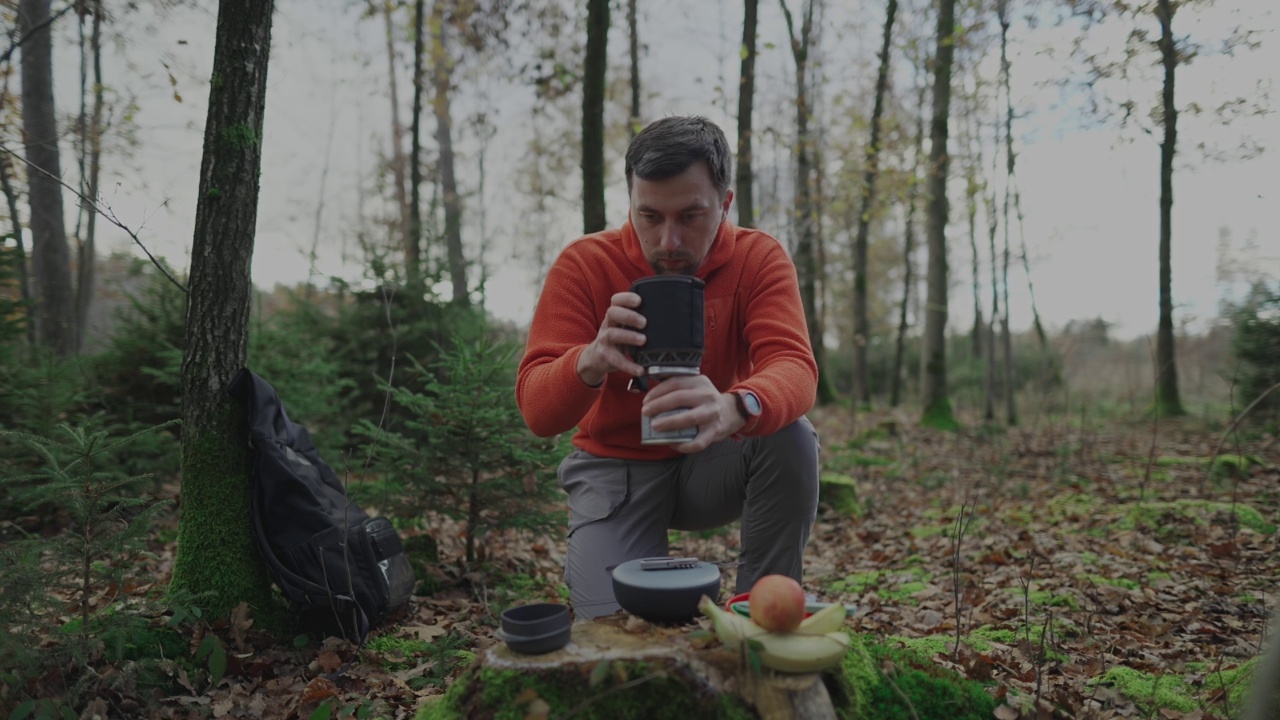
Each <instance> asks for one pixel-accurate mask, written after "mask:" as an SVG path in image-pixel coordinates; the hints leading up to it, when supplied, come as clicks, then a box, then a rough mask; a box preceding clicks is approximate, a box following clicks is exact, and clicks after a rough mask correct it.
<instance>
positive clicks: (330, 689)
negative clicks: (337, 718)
mask: <svg viewBox="0 0 1280 720" xmlns="http://www.w3.org/2000/svg"><path fill="white" fill-rule="evenodd" d="M337 694H338V686H337V685H334V684H333V681H332V680H330V679H329V678H326V677H322V676H316V677H314V678H312V679H311V682H309V683H307V687H306V688H304V689H303V691H302V704H303V705H310V704H312V703H318V702H320V701H321V700H324V699H326V698H331V697H335V696H336V695H337Z"/></svg>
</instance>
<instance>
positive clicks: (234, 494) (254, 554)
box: [170, 0, 275, 617]
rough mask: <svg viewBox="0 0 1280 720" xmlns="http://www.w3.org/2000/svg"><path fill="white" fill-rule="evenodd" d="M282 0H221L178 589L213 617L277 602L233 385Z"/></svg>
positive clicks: (242, 356) (191, 329) (199, 218)
mask: <svg viewBox="0 0 1280 720" xmlns="http://www.w3.org/2000/svg"><path fill="white" fill-rule="evenodd" d="M274 5H275V3H274V0H234V1H233V0H223V2H221V3H219V5H218V25H217V35H216V44H215V49H214V57H213V73H212V76H211V77H210V82H209V114H208V119H207V121H206V123H205V129H204V159H203V162H202V163H201V167H200V191H199V197H198V198H197V201H196V222H195V235H194V238H193V241H192V249H191V279H190V285H189V286H190V290H189V293H190V295H189V297H188V302H187V315H186V348H185V352H184V355H183V359H182V515H181V518H180V521H179V525H178V557H177V560H176V561H175V563H174V568H173V580H172V582H171V585H170V587H171V589H174V590H185V591H189V592H192V593H195V594H197V595H200V594H202V593H208V597H207V599H202V600H201V603H202V605H203V606H204V607H207V608H208V609H209V610H210V611H211V612H212V617H218V616H223V615H225V614H226V613H227V612H229V611H230V610H231V609H232V608H234V607H235V606H236V605H238V604H239V603H240V602H242V601H244V602H248V603H249V605H250V607H252V608H253V609H254V610H255V611H256V612H259V613H260V612H263V611H264V610H266V609H268V608H269V607H270V605H271V599H272V593H271V582H270V580H269V578H268V576H267V574H266V570H265V567H264V565H263V563H262V560H261V558H260V557H259V555H258V550H257V547H256V545H255V544H254V541H253V534H252V531H251V530H250V527H249V470H250V459H249V452H248V428H247V426H246V424H245V420H244V412H243V411H242V410H241V408H239V407H237V406H236V405H235V404H234V402H233V401H232V399H231V397H230V396H229V395H228V394H227V392H226V387H227V384H228V382H230V380H231V378H232V377H233V376H234V375H235V373H236V372H237V371H238V370H239V369H240V368H241V367H243V366H244V365H245V360H246V356H247V349H248V338H249V327H248V321H249V305H250V293H251V290H252V285H251V282H250V268H251V266H252V258H253V242H254V227H255V225H256V222H257V213H258V174H259V171H260V169H261V167H262V142H261V138H262V119H263V117H262V116H263V108H264V105H265V100H266V91H267V61H268V57H269V54H270V48H271V19H272V17H271V16H272V12H273V10H274Z"/></svg>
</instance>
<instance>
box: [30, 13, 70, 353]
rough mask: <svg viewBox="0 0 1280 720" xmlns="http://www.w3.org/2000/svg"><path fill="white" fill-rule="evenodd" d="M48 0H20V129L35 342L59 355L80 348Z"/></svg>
mask: <svg viewBox="0 0 1280 720" xmlns="http://www.w3.org/2000/svg"><path fill="white" fill-rule="evenodd" d="M49 6H50V0H22V2H21V3H20V4H19V6H18V14H19V24H20V25H21V27H23V28H26V29H27V30H26V32H28V33H29V34H30V36H29V38H28V39H27V41H26V42H25V43H24V44H23V46H22V132H23V137H24V140H25V144H26V153H27V164H28V165H29V169H28V172H27V188H28V190H27V192H28V199H29V201H30V209H31V274H32V288H31V290H32V298H33V299H34V300H35V302H36V305H35V335H36V342H38V343H40V344H42V345H44V346H46V347H48V348H49V349H50V350H52V351H53V352H54V353H55V354H56V355H58V356H59V357H67V356H69V355H71V354H72V353H74V352H75V351H76V320H75V295H74V292H75V291H74V289H73V288H72V283H71V253H70V249H69V248H68V246H67V231H66V221H65V219H64V218H63V215H62V184H61V181H60V178H61V177H62V163H61V158H60V157H59V153H58V121H57V115H56V113H55V110H54V102H53V34H52V29H51V27H50V25H49V24H48V20H49Z"/></svg>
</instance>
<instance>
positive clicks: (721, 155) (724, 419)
mask: <svg viewBox="0 0 1280 720" xmlns="http://www.w3.org/2000/svg"><path fill="white" fill-rule="evenodd" d="M731 165H732V159H731V156H730V151H729V143H728V141H727V139H726V138H725V136H724V133H723V132H722V131H721V130H720V128H719V127H717V126H716V125H715V124H714V123H712V122H711V121H709V120H707V119H705V118H700V117H669V118H665V119H663V120H659V121H657V122H654V123H653V124H651V125H649V126H648V127H646V128H645V129H644V130H643V131H641V132H640V133H639V134H638V135H636V137H635V139H634V140H632V141H631V145H630V147H629V148H628V149H627V155H626V176H627V188H628V190H629V191H630V196H631V203H630V205H631V207H630V217H629V220H628V222H627V223H626V224H624V225H623V226H622V227H621V228H618V229H613V230H606V231H604V232H600V233H595V234H592V235H587V236H586V237H583V238H579V239H578V240H576V241H574V242H573V243H571V244H570V245H569V246H568V247H566V248H565V249H564V251H563V252H561V254H560V256H559V257H558V258H557V259H556V261H555V264H554V265H552V267H551V270H550V271H549V272H548V273H547V280H546V283H545V285H544V286H543V290H542V295H541V297H540V298H539V300H538V307H537V309H536V311H535V312H534V316H533V322H532V324H531V325H530V328H529V339H528V344H527V346H526V349H525V354H524V358H523V359H522V360H521V362H520V370H519V376H518V378H517V381H516V400H517V402H518V403H519V405H520V411H521V413H522V414H523V415H524V419H525V422H526V423H527V424H528V425H529V427H530V429H532V430H533V432H534V433H536V434H538V435H540V436H544V437H545V436H550V435H555V434H557V433H562V432H566V431H568V430H570V429H572V428H574V427H575V426H576V427H577V432H576V433H575V434H574V436H573V444H574V447H575V448H576V450H575V451H574V452H572V453H571V454H570V455H569V456H568V457H567V458H565V460H564V462H563V463H562V464H561V465H560V470H559V477H560V483H561V485H562V486H563V487H564V489H565V492H567V493H568V495H569V548H568V554H567V556H566V558H565V580H566V582H567V584H568V585H569V589H570V598H571V602H572V604H573V607H574V611H575V613H576V614H577V616H578V617H579V618H592V617H597V616H600V615H607V614H610V613H613V612H614V611H616V610H617V609H618V604H617V602H616V601H615V600H614V595H613V586H612V578H611V576H610V574H609V569H610V568H612V567H614V566H616V565H618V564H620V563H622V562H625V561H627V560H632V559H636V558H641V557H654V556H663V555H666V554H667V531H668V530H669V529H681V530H701V529H709V528H714V527H721V526H723V525H726V524H728V523H730V522H733V521H734V520H737V519H739V518H741V519H742V529H741V545H742V550H741V554H742V557H741V558H740V559H741V564H740V566H739V569H738V573H737V589H738V591H739V592H745V591H747V590H750V589H751V586H752V584H754V583H755V581H756V580H757V579H758V578H760V577H762V576H764V575H769V574H774V573H777V574H782V575H788V576H790V577H792V578H795V579H796V580H800V579H801V573H802V563H801V559H802V555H803V552H804V546H805V544H806V543H807V542H808V539H809V531H810V529H811V528H812V526H813V520H814V517H815V514H816V512H817V502H818V500H817V498H818V439H817V434H816V433H815V432H814V429H813V426H812V425H810V424H809V421H808V420H807V419H806V418H805V417H804V413H806V412H807V411H808V410H809V409H810V408H811V407H812V406H813V402H814V397H815V394H816V392H817V380H818V371H817V364H816V363H815V361H814V358H813V352H812V349H811V348H810V346H809V338H808V332H807V330H806V327H807V326H806V324H805V318H804V310H803V308H802V306H801V304H800V291H799V285H798V283H797V281H796V270H795V266H794V265H793V264H792V262H791V259H790V258H789V257H788V256H787V253H786V250H785V249H784V248H783V247H782V245H781V244H779V243H778V241H777V240H776V239H774V238H773V237H771V236H769V235H767V234H765V233H763V232H760V231H758V230H752V229H748V228H739V227H735V226H734V225H733V224H732V223H731V222H730V221H729V219H728V214H729V207H730V205H731V204H732V202H733V191H732V190H730V189H729V181H730V178H731V177H732V175H731V173H730V168H731ZM655 273H656V274H683V275H692V276H695V277H697V278H699V279H701V280H702V281H703V282H705V283H706V286H705V289H704V297H705V311H704V335H705V346H704V350H703V355H702V365H701V368H700V374H697V375H688V376H678V377H671V378H668V379H666V380H663V381H661V382H660V383H658V384H656V385H654V386H653V387H652V388H651V389H650V390H648V392H647V393H645V394H643V395H641V394H638V393H635V392H629V391H628V384H629V382H630V381H631V380H632V379H633V378H637V377H640V376H642V375H644V373H645V370H644V368H642V367H641V366H640V365H638V364H636V363H635V362H634V360H633V359H632V357H631V356H630V355H629V350H630V348H631V347H632V346H641V345H643V344H644V343H645V336H644V334H643V333H642V332H639V331H638V330H642V329H643V328H644V325H645V318H644V316H643V315H641V314H640V312H638V310H637V308H638V307H639V305H640V297H639V296H638V295H636V294H635V293H633V292H630V291H629V288H630V287H631V283H632V282H634V281H635V280H638V279H640V278H643V277H648V276H651V275H653V274H655ZM682 408H687V410H685V411H684V412H678V413H673V414H671V415H669V416H664V417H661V418H658V417H656V416H658V415H660V414H662V413H665V412H667V411H672V410H678V409H682ZM642 415H643V416H646V417H649V418H653V420H652V427H653V430H654V431H670V430H678V429H682V428H692V427H696V428H697V436H696V437H694V438H693V439H691V440H688V441H687V442H684V443H681V444H676V445H660V446H654V445H642V444H641V442H640V418H641V416H642Z"/></svg>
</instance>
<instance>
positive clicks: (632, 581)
mask: <svg viewBox="0 0 1280 720" xmlns="http://www.w3.org/2000/svg"><path fill="white" fill-rule="evenodd" d="M653 559H654V558H643V559H639V560H628V561H627V562H624V563H622V564H621V565H619V566H618V567H616V568H614V569H613V581H614V582H616V583H620V584H622V585H627V586H629V587H634V588H639V589H641V590H689V589H692V588H699V587H705V586H707V585H713V584H719V582H720V568H719V567H718V566H716V565H714V564H712V563H707V562H702V561H701V560H699V561H698V562H697V563H696V564H694V565H693V566H692V567H681V568H667V569H662V570H646V569H644V568H643V567H642V564H643V563H644V562H645V560H653Z"/></svg>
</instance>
